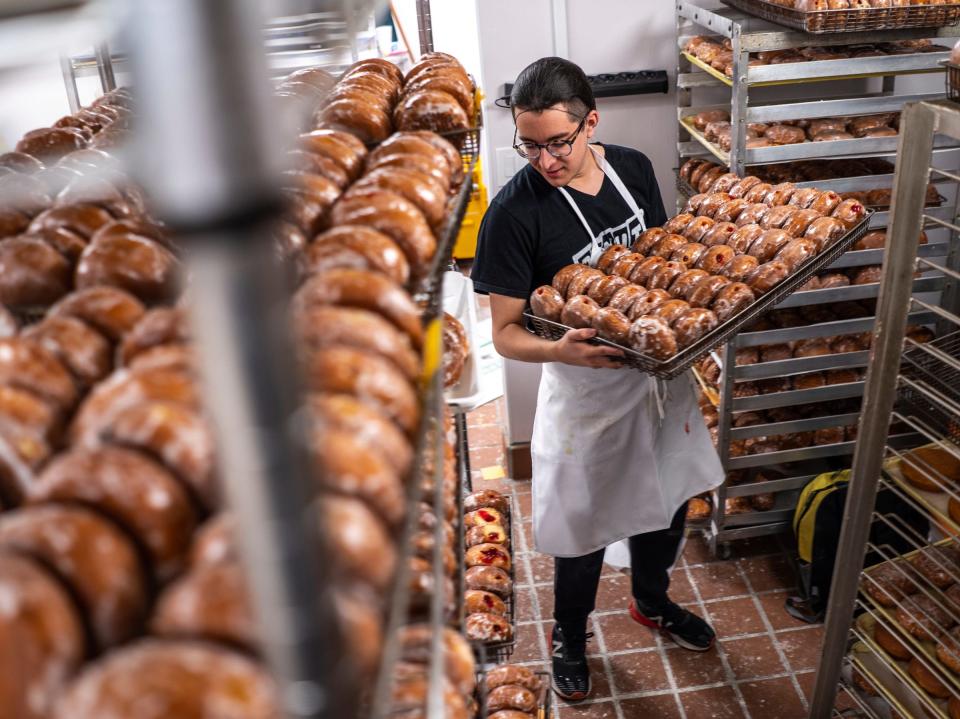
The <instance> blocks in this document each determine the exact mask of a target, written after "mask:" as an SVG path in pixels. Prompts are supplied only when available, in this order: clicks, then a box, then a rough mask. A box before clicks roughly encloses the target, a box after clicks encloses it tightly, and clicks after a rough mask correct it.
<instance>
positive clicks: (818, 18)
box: [722, 0, 960, 34]
mask: <svg viewBox="0 0 960 719" xmlns="http://www.w3.org/2000/svg"><path fill="white" fill-rule="evenodd" d="M722 2H723V3H724V4H725V5H729V6H731V7H735V8H737V9H738V10H742V11H743V12H746V13H749V14H751V15H755V16H757V17H761V18H763V19H764V20H769V21H770V22H775V23H777V24H778V25H786V26H787V27H792V28H794V29H795V30H802V31H803V32H809V33H813V34H821V33H841V32H843V33H846V32H866V31H870V30H901V29H904V28H908V27H931V28H932V27H943V26H944V25H954V24H956V23H957V21H958V20H960V5H957V4H951V5H915V6H910V7H886V8H863V9H846V10H812V11H806V12H805V11H803V10H796V9H794V8H792V7H784V6H783V5H776V4H774V3H772V2H766V0H722Z"/></svg>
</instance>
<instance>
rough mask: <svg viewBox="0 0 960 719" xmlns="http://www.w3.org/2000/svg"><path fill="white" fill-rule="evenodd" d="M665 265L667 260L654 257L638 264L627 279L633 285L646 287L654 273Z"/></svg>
mask: <svg viewBox="0 0 960 719" xmlns="http://www.w3.org/2000/svg"><path fill="white" fill-rule="evenodd" d="M666 264H667V260H666V259H664V258H663V257H658V256H656V255H654V256H652V257H647V258H646V259H644V260H642V261H640V262H638V263H637V264H636V265H635V267H634V269H633V271H632V272H631V273H630V276H629V277H628V278H627V279H628V280H629V281H630V282H633V283H634V284H637V285H641V286H643V287H648V286H649V283H650V280H651V278H652V277H653V275H654V273H655V272H657V270H659V269H660V268H662V267H663V266H664V265H666Z"/></svg>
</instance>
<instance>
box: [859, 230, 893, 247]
mask: <svg viewBox="0 0 960 719" xmlns="http://www.w3.org/2000/svg"><path fill="white" fill-rule="evenodd" d="M886 243H887V231H886V230H874V231H872V232H868V233H867V234H865V235H864V236H863V237H861V238H860V239H859V240H857V243H856V244H855V245H854V246H853V249H854V250H882V249H883V248H884V246H885V245H886Z"/></svg>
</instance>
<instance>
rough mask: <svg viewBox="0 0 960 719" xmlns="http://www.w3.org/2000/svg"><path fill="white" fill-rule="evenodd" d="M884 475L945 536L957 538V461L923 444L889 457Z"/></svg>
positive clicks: (942, 450) (959, 507)
mask: <svg viewBox="0 0 960 719" xmlns="http://www.w3.org/2000/svg"><path fill="white" fill-rule="evenodd" d="M883 472H884V475H885V476H886V477H887V478H888V479H890V480H892V481H893V482H894V483H896V484H897V485H898V486H899V487H900V488H901V489H903V491H905V492H907V493H908V494H909V495H910V496H911V497H912V498H913V499H915V500H916V501H917V502H918V503H919V504H920V505H921V506H922V507H923V508H924V509H926V510H928V511H929V512H930V514H931V516H933V517H936V518H937V525H938V526H939V528H940V529H941V531H943V532H944V533H946V534H950V535H954V536H956V535H960V501H958V500H957V499H955V498H954V496H955V495H958V491H960V461H958V460H957V459H956V457H954V455H953V454H952V453H951V452H950V451H949V450H948V449H946V448H945V447H941V446H939V445H937V444H927V445H923V446H920V447H917V448H915V449H911V450H909V451H906V452H903V453H902V454H900V455H899V456H898V455H895V454H893V455H892V456H890V457H889V458H888V459H887V460H886V461H885V462H884V465H883Z"/></svg>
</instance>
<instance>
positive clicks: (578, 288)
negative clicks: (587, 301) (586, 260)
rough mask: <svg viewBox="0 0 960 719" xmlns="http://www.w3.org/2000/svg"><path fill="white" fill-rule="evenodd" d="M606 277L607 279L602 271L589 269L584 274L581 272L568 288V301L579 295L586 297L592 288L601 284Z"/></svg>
mask: <svg viewBox="0 0 960 719" xmlns="http://www.w3.org/2000/svg"><path fill="white" fill-rule="evenodd" d="M604 277H606V275H604V274H603V273H602V272H601V271H600V270H597V269H594V268H592V267H588V268H587V269H586V270H585V271H584V272H581V273H580V274H578V275H577V276H576V277H574V278H573V279H572V280H570V285H569V286H568V287H567V299H571V298H572V297H576V296H577V295H586V294H587V293H588V292H589V290H590V288H591V287H593V286H594V285H595V284H597V283H598V282H600V280H602V279H603V278H604Z"/></svg>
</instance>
